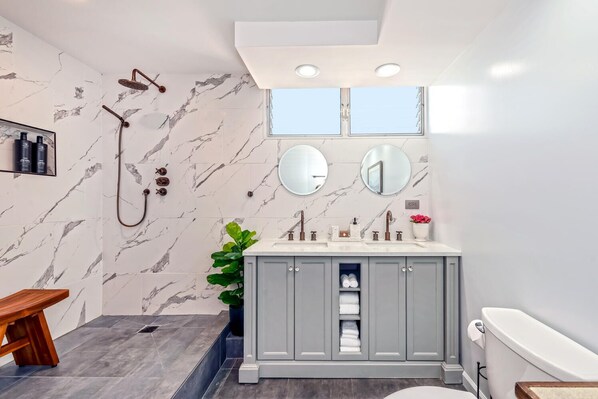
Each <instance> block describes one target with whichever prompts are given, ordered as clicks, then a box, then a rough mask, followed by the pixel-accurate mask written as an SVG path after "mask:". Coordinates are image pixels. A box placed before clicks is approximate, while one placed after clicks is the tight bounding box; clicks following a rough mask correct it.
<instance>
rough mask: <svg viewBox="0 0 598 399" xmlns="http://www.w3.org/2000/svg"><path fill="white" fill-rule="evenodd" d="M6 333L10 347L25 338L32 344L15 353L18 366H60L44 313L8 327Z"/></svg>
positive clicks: (20, 320)
mask: <svg viewBox="0 0 598 399" xmlns="http://www.w3.org/2000/svg"><path fill="white" fill-rule="evenodd" d="M6 332H7V334H6V336H7V338H8V343H9V345H10V344H11V343H13V342H17V341H19V340H23V338H25V339H27V340H28V341H29V343H30V345H27V346H25V347H23V348H20V349H17V350H15V351H14V352H13V356H14V358H15V363H16V364H17V365H19V366H28V365H40V366H41V365H43V366H56V365H57V364H58V354H57V353H56V348H55V347H54V342H53V341H52V336H51V335H50V329H49V328H48V323H47V322H46V316H45V315H44V312H43V311H41V312H39V313H36V314H34V315H31V316H29V317H25V318H23V319H19V320H17V321H15V323H14V325H10V326H8V329H7V331H6Z"/></svg>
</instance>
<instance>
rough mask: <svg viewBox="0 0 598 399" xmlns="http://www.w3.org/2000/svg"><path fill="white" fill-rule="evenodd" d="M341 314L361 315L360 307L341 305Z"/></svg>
mask: <svg viewBox="0 0 598 399" xmlns="http://www.w3.org/2000/svg"><path fill="white" fill-rule="evenodd" d="M339 313H340V314H359V305H343V304H341V305H339Z"/></svg>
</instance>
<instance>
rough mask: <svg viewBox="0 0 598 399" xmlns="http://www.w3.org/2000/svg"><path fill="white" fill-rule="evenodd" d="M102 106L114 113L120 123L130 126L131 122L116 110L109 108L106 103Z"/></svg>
mask: <svg viewBox="0 0 598 399" xmlns="http://www.w3.org/2000/svg"><path fill="white" fill-rule="evenodd" d="M102 108H104V109H105V110H106V111H108V112H110V113H111V114H112V115H114V116H115V117H116V119H118V120H119V121H120V123H121V124H122V125H123V126H124V127H129V126H130V124H129V122H127V121H126V120H125V119H124V118H123V117H122V116H120V115H119V114H117V113H116V112H114V111H112V110H111V109H110V108H108V107H107V106H105V105H102Z"/></svg>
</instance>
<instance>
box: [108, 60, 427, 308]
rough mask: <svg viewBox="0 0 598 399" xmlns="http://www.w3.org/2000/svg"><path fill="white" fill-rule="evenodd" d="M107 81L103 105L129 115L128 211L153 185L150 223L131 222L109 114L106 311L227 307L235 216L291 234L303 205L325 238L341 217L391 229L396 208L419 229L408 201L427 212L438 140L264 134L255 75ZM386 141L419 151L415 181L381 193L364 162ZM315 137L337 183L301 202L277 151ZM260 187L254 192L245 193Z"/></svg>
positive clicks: (402, 222) (266, 234)
mask: <svg viewBox="0 0 598 399" xmlns="http://www.w3.org/2000/svg"><path fill="white" fill-rule="evenodd" d="M127 74H128V72H127V71H123V72H122V74H119V75H108V76H104V79H103V82H104V102H105V103H106V104H107V105H108V106H110V107H113V108H114V109H115V110H116V111H117V112H119V113H124V114H127V115H129V117H128V120H129V121H130V123H131V127H130V128H129V129H125V132H124V136H123V143H124V146H123V148H124V151H123V154H122V156H123V159H124V162H125V163H126V164H127V167H126V169H123V171H124V174H123V194H124V195H123V198H124V201H123V217H124V219H125V220H126V221H129V222H130V221H134V220H136V219H137V218H138V217H139V216H140V215H141V212H142V205H143V202H142V196H141V191H142V190H143V188H145V187H150V188H151V190H152V194H151V196H150V198H149V210H148V218H147V220H146V221H145V222H144V223H143V224H142V225H141V226H139V227H138V228H123V227H120V226H119V225H118V222H117V221H116V219H115V215H116V210H115V198H114V196H115V190H116V159H115V156H116V153H117V150H116V134H115V133H116V129H117V126H118V121H117V120H116V119H115V118H114V117H112V116H111V115H108V114H107V113H103V114H102V118H103V121H104V122H103V126H104V131H103V135H104V161H105V164H104V218H105V224H104V237H105V239H104V313H106V314H127V313H128V314H142V313H143V314H156V313H160V314H176V313H215V312H218V311H220V310H221V309H223V308H224V307H223V306H222V304H221V303H220V302H219V300H218V299H217V297H218V294H219V290H218V289H217V288H216V287H213V286H210V285H208V284H207V282H206V276H207V274H208V273H210V272H211V264H212V261H211V259H210V254H211V253H212V252H214V251H217V250H218V249H219V247H220V246H221V245H222V243H223V242H225V240H228V238H227V237H225V235H226V233H225V231H224V226H225V224H226V223H228V222H229V221H231V220H237V221H239V222H241V223H242V226H243V227H244V228H247V229H252V230H256V231H257V232H258V237H260V238H277V237H283V236H286V232H287V231H288V230H289V229H291V228H293V227H295V229H297V227H296V224H297V223H298V221H299V215H298V211H300V210H302V209H304V210H305V216H306V227H305V228H306V230H307V231H308V232H309V231H310V230H316V231H318V235H319V237H325V236H326V235H327V233H328V231H329V228H330V225H331V224H336V225H340V226H346V227H348V225H349V222H350V221H351V219H352V218H353V217H357V218H359V220H360V222H361V223H362V227H363V230H364V232H365V233H366V234H367V235H368V236H370V237H371V230H380V231H383V230H384V216H383V214H384V213H385V212H386V210H387V209H391V210H392V211H393V214H394V215H395V217H397V221H396V222H395V223H394V224H393V226H392V229H393V231H394V230H403V231H405V237H406V238H409V237H410V235H411V229H410V227H411V226H410V224H409V222H408V216H409V215H410V214H412V213H413V212H412V211H405V200H406V199H419V200H420V204H421V207H422V209H421V212H424V213H425V212H428V211H429V208H428V206H429V205H428V203H429V200H428V199H429V197H428V191H429V190H428V189H429V185H428V178H427V176H428V140H427V139H426V138H409V139H407V138H396V139H387V138H384V139H381V138H373V139H362V138H340V139H322V138H315V139H311V140H305V139H303V140H297V139H280V140H277V139H271V138H266V137H265V132H264V129H263V116H264V112H263V109H262V103H263V99H264V96H263V92H262V91H261V90H259V89H258V88H257V87H256V86H255V83H254V82H253V81H252V80H251V79H250V78H249V76H247V75H230V74H214V75H171V74H162V75H160V77H159V82H160V83H161V84H163V85H165V86H166V88H167V90H166V93H164V94H159V93H158V91H157V90H156V89H155V88H150V90H148V91H146V92H132V91H130V90H128V89H126V88H124V87H122V86H120V85H119V84H118V83H117V80H118V78H122V77H125V76H127ZM154 113H161V114H163V115H164V117H165V118H166V117H167V118H168V121H167V122H166V124H165V126H164V127H163V128H161V129H150V128H147V127H146V125H145V121H146V120H147V118H148V115H150V114H154ZM380 143H390V144H395V145H396V146H398V147H401V148H403V150H404V151H405V152H406V153H407V155H408V156H409V158H410V160H411V162H412V170H413V178H412V180H411V182H410V184H409V185H408V187H407V188H405V190H404V191H403V192H402V193H401V194H400V195H398V196H391V197H380V196H377V195H375V194H373V193H372V192H370V191H369V190H368V189H367V188H365V186H364V184H363V183H362V181H361V177H360V171H359V168H360V163H361V160H362V158H363V156H364V155H365V154H366V153H367V151H368V150H369V149H370V148H372V147H374V146H375V145H377V144H380ZM296 144H310V145H313V146H315V147H316V148H318V149H319V150H320V151H321V152H322V153H323V154H324V156H325V157H326V158H327V161H328V163H329V171H328V180H327V182H326V183H325V185H324V186H323V187H322V189H320V190H319V191H318V192H317V193H315V194H313V195H310V196H306V197H299V196H295V195H292V194H290V193H289V192H287V191H286V190H285V189H284V188H283V187H282V186H281V184H280V181H279V179H278V170H277V164H278V160H279V158H280V157H281V156H282V155H283V154H284V152H285V151H286V150H287V149H289V148H290V147H291V146H293V145H296ZM160 166H166V167H167V168H168V177H169V178H170V179H171V185H170V186H169V187H168V195H167V196H166V197H163V198H161V197H157V196H156V195H155V194H154V193H153V192H154V191H155V189H154V188H155V183H153V180H154V177H155V175H154V170H155V168H156V167H160ZM250 190H251V191H253V192H254V196H253V197H252V198H248V197H247V192H248V191H250Z"/></svg>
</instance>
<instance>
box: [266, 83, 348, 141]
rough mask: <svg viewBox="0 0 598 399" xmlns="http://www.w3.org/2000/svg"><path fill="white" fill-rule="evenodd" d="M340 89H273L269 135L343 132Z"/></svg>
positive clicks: (317, 134) (337, 133)
mask: <svg viewBox="0 0 598 399" xmlns="http://www.w3.org/2000/svg"><path fill="white" fill-rule="evenodd" d="M340 109H341V96H340V90H339V89H273V90H271V91H270V134H271V135H273V136H285V135H286V136H292V135H314V136H327V135H337V136H338V135H340V134H341V115H340Z"/></svg>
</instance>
